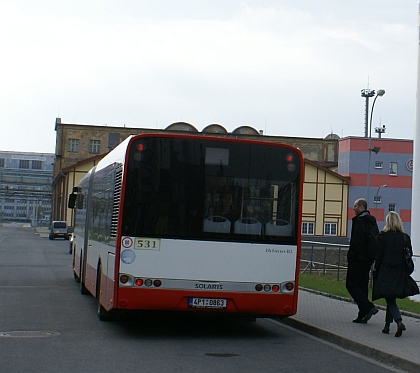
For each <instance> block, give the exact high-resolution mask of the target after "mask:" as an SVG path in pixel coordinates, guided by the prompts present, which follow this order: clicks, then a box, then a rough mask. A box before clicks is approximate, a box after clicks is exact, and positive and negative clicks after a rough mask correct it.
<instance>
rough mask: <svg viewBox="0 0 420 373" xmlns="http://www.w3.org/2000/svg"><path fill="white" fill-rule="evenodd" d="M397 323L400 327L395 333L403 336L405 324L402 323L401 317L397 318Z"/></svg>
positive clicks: (397, 335)
mask: <svg viewBox="0 0 420 373" xmlns="http://www.w3.org/2000/svg"><path fill="white" fill-rule="evenodd" d="M397 325H398V329H397V332H396V333H395V336H396V337H401V335H402V332H403V330H405V325H404V324H403V323H402V320H401V319H399V320H397Z"/></svg>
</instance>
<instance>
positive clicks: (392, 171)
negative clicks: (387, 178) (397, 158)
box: [389, 162, 398, 175]
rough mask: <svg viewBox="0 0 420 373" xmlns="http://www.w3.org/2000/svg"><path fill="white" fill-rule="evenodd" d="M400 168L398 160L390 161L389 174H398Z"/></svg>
mask: <svg viewBox="0 0 420 373" xmlns="http://www.w3.org/2000/svg"><path fill="white" fill-rule="evenodd" d="M397 170H398V163H397V162H390V163H389V174H390V175H396V174H397Z"/></svg>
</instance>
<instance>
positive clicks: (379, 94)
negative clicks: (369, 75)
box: [376, 89, 385, 96]
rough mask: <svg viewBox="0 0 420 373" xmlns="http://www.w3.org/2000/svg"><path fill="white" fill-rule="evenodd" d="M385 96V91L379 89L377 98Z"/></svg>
mask: <svg viewBox="0 0 420 373" xmlns="http://www.w3.org/2000/svg"><path fill="white" fill-rule="evenodd" d="M384 94H385V89H379V90H378V92H377V93H376V95H377V96H383V95H384Z"/></svg>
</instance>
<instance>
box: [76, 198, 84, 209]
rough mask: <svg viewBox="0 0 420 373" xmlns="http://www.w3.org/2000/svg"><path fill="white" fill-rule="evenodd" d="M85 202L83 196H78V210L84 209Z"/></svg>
mask: <svg viewBox="0 0 420 373" xmlns="http://www.w3.org/2000/svg"><path fill="white" fill-rule="evenodd" d="M83 200H84V198H83V194H79V195H78V196H77V208H78V209H79V210H81V209H83Z"/></svg>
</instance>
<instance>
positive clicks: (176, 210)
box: [68, 134, 304, 320]
mask: <svg viewBox="0 0 420 373" xmlns="http://www.w3.org/2000/svg"><path fill="white" fill-rule="evenodd" d="M303 171H304V170H303V159H302V154H301V152H300V151H299V150H298V149H296V148H294V147H292V146H289V145H284V144H278V143H271V142H264V141H256V140H244V139H236V138H224V137H210V136H206V135H204V136H203V135H181V134H142V135H133V136H130V137H129V138H127V139H126V140H125V141H123V142H122V143H121V144H120V145H118V146H117V147H116V148H115V149H114V150H112V151H111V152H109V153H108V154H107V155H106V156H105V157H104V158H103V159H102V160H101V161H100V162H99V163H98V164H97V166H95V167H94V168H93V169H92V170H90V172H89V173H88V174H86V175H85V176H84V177H83V179H82V180H81V181H80V184H79V185H78V186H77V187H75V188H74V189H73V192H72V193H71V194H70V196H69V202H68V203H69V208H74V209H75V214H74V215H75V223H74V225H75V227H74V233H73V244H72V254H73V272H74V277H75V279H76V281H78V282H80V291H81V293H82V294H89V293H90V294H92V295H93V296H94V297H96V298H97V305H98V308H97V310H98V316H99V318H100V319H101V320H106V319H111V318H113V317H115V314H116V313H118V310H149V311H151V310H154V311H187V312H194V313H198V312H211V313H220V314H230V315H235V316H236V315H237V316H245V317H250V318H253V319H254V318H256V317H274V316H276V317H286V316H290V315H293V314H295V313H296V311H297V297H298V272H299V258H300V224H301V209H302V185H303V181H302V180H303Z"/></svg>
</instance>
